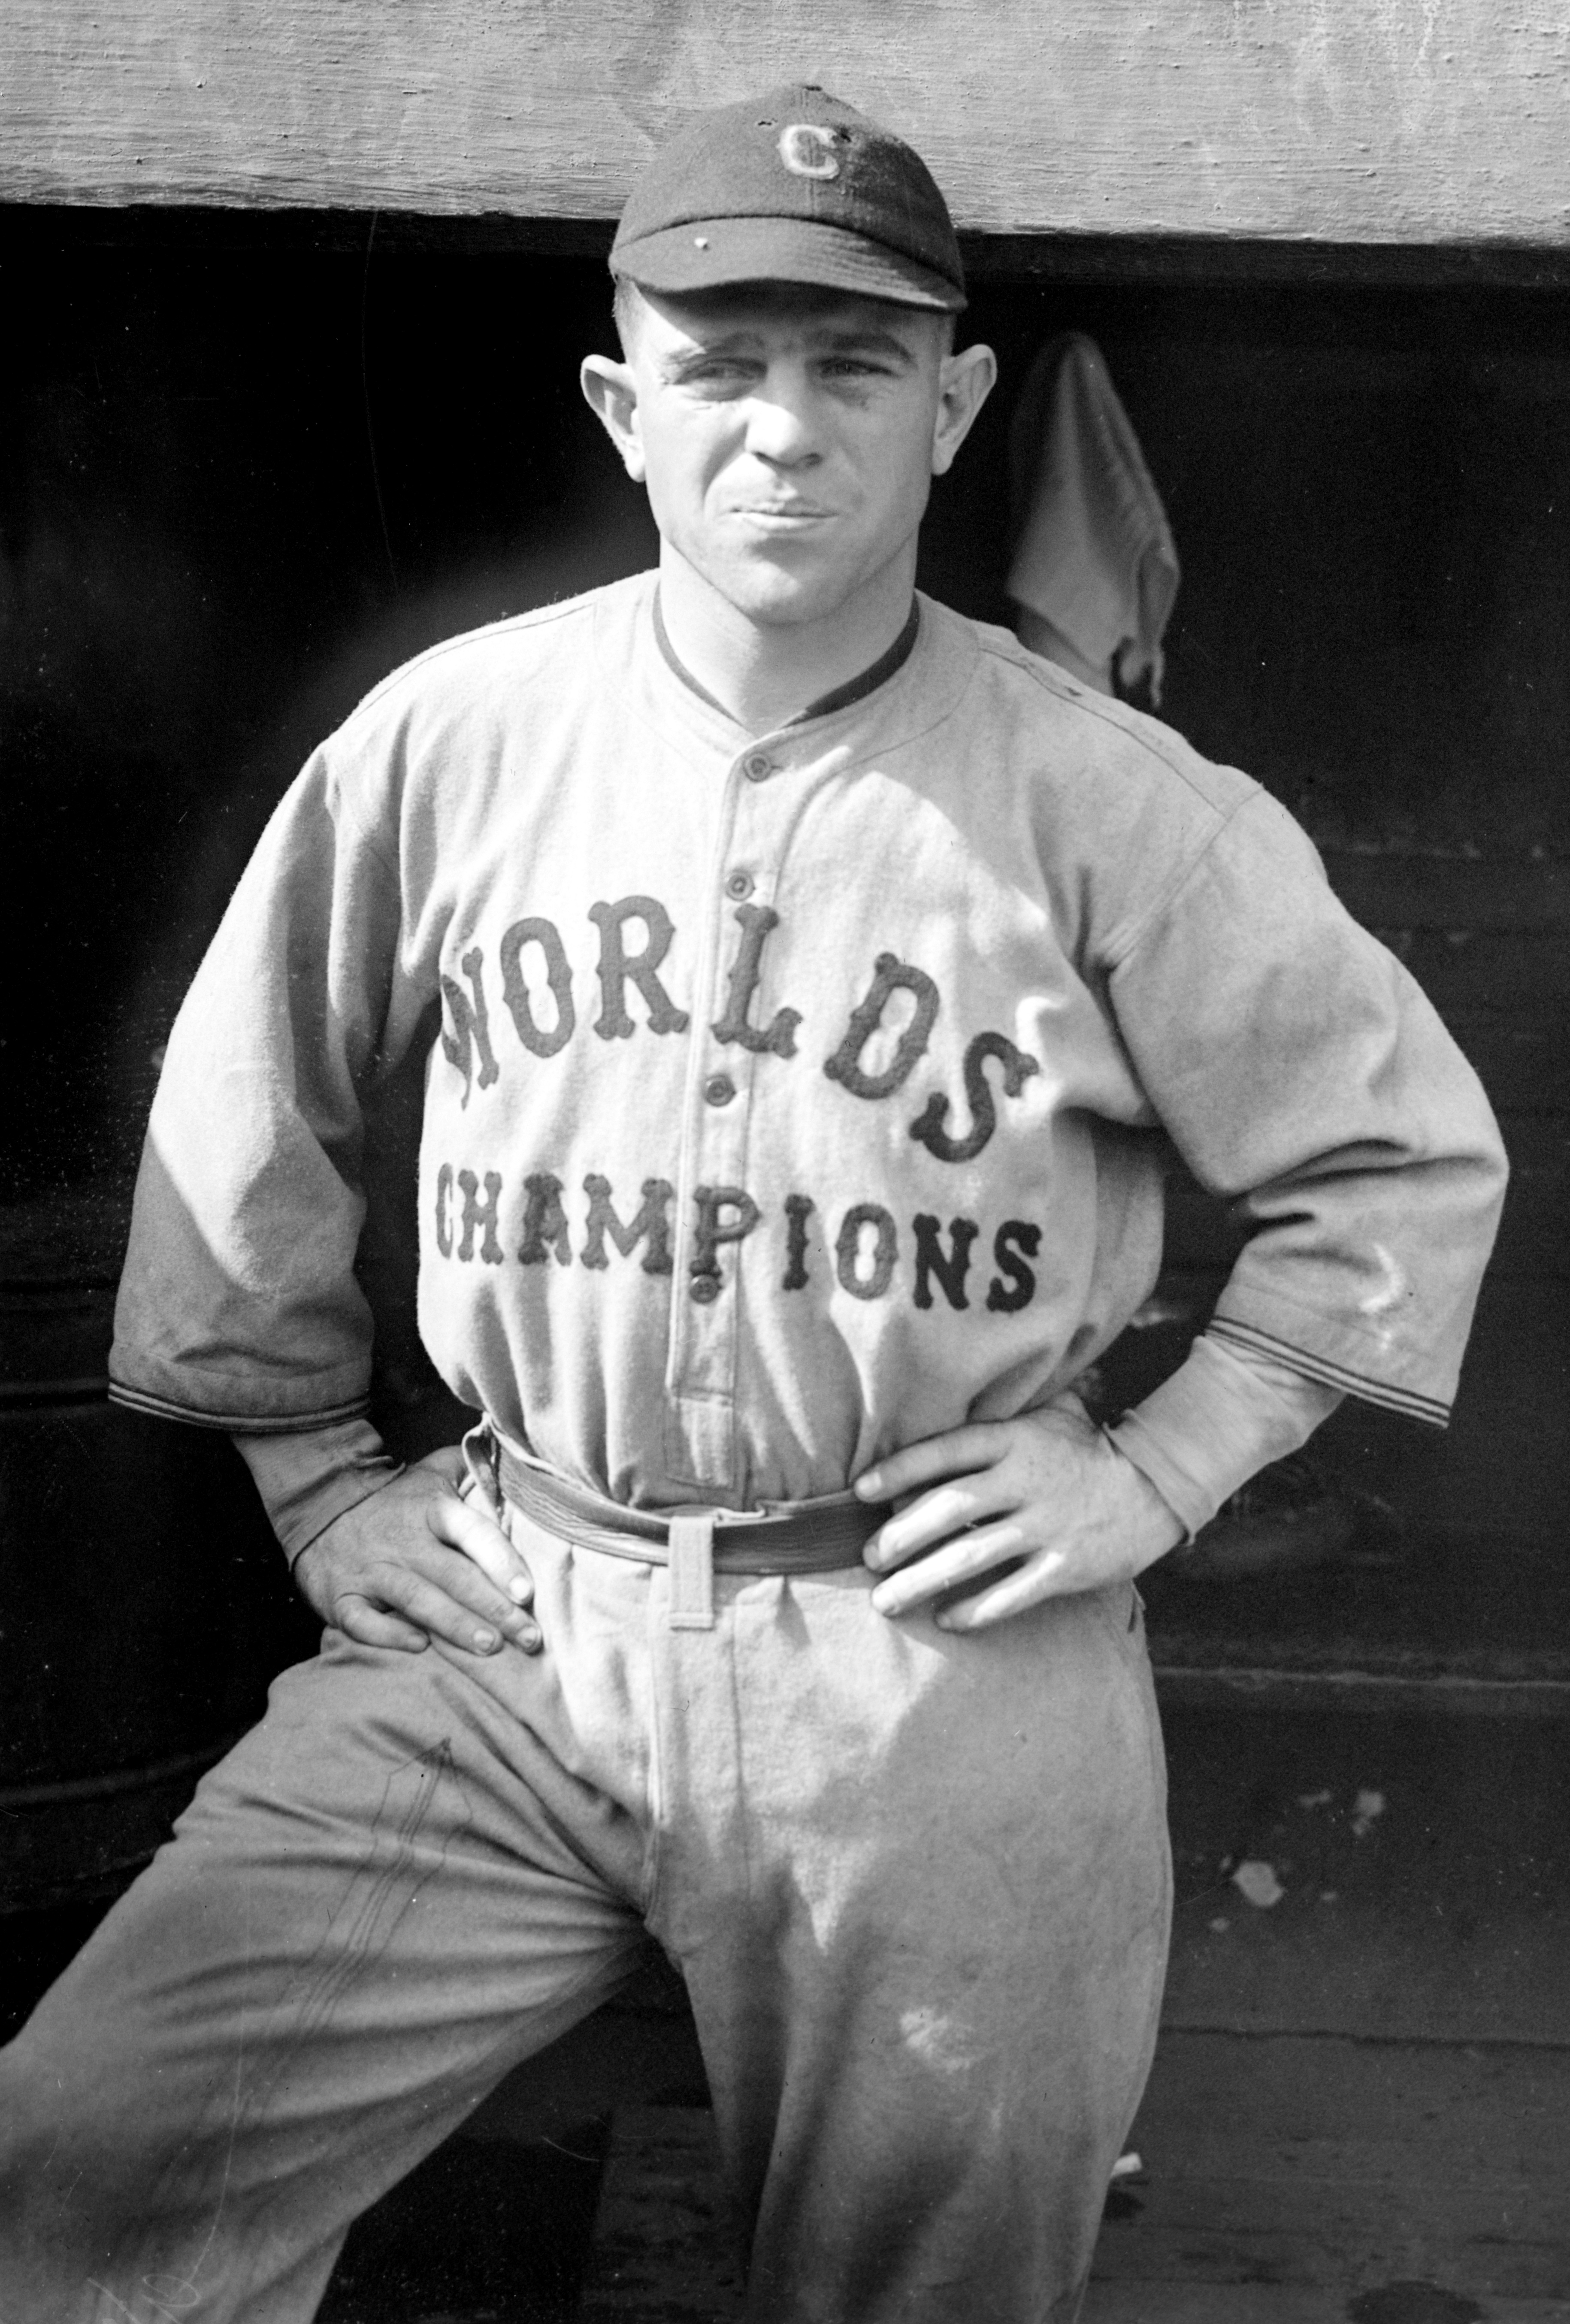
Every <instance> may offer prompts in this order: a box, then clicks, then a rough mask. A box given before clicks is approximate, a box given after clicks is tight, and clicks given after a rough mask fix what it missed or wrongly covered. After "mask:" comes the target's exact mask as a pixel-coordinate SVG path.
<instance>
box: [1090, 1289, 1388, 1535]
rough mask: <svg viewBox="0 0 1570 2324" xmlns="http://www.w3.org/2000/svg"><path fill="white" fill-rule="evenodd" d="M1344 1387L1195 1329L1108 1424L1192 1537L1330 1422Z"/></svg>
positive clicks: (1110, 1432)
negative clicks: (1153, 1383)
mask: <svg viewBox="0 0 1570 2324" xmlns="http://www.w3.org/2000/svg"><path fill="white" fill-rule="evenodd" d="M1341 1400H1342V1391H1341V1389H1340V1388H1334V1387H1331V1386H1329V1385H1328V1384H1326V1383H1325V1382H1324V1381H1322V1380H1318V1379H1310V1378H1308V1377H1307V1375H1306V1374H1305V1373H1303V1372H1300V1371H1298V1370H1297V1369H1294V1368H1293V1367H1292V1366H1291V1365H1288V1364H1285V1363H1280V1362H1278V1361H1276V1360H1273V1359H1272V1358H1270V1357H1267V1356H1264V1355H1262V1354H1260V1353H1258V1352H1256V1351H1254V1350H1253V1349H1252V1348H1249V1349H1246V1350H1245V1349H1244V1348H1242V1347H1240V1346H1237V1345H1235V1344H1234V1345H1229V1346H1227V1347H1223V1346H1222V1345H1221V1344H1220V1342H1218V1341H1215V1340H1213V1339H1212V1338H1211V1337H1210V1336H1209V1334H1208V1333H1201V1335H1200V1337H1199V1338H1198V1339H1197V1340H1196V1341H1195V1342H1194V1345H1193V1347H1192V1348H1191V1349H1190V1350H1189V1351H1188V1355H1187V1360H1185V1361H1184V1362H1183V1363H1182V1364H1180V1365H1179V1366H1178V1369H1177V1370H1176V1371H1175V1372H1174V1373H1173V1374H1172V1377H1171V1379H1167V1380H1163V1381H1162V1383H1161V1385H1160V1387H1159V1388H1157V1389H1156V1390H1155V1391H1154V1393H1153V1394H1152V1395H1150V1396H1148V1397H1146V1398H1145V1400H1144V1402H1143V1403H1142V1404H1141V1405H1137V1406H1135V1407H1134V1409H1133V1410H1132V1411H1131V1412H1125V1413H1124V1415H1123V1416H1122V1419H1121V1420H1119V1421H1118V1422H1116V1423H1115V1425H1113V1427H1111V1428H1109V1429H1108V1431H1107V1434H1108V1435H1109V1437H1110V1438H1111V1440H1112V1442H1113V1444H1115V1445H1116V1447H1117V1449H1118V1451H1119V1452H1122V1454H1124V1455H1125V1457H1126V1458H1127V1459H1128V1460H1130V1461H1131V1462H1133V1464H1134V1466H1135V1468H1136V1469H1138V1470H1139V1471H1141V1473H1142V1475H1143V1476H1144V1477H1145V1478H1146V1479H1147V1480H1149V1482H1150V1484H1152V1485H1154V1487H1155V1489H1156V1490H1157V1491H1158V1492H1159V1494H1160V1496H1161V1499H1163V1500H1164V1501H1165V1502H1166V1503H1167V1505H1168V1508H1170V1509H1171V1511H1172V1513H1173V1515H1174V1516H1175V1517H1178V1518H1179V1519H1180V1520H1181V1521H1182V1524H1183V1526H1184V1527H1185V1529H1186V1534H1187V1539H1188V1540H1189V1541H1192V1540H1193V1538H1194V1536H1195V1535H1196V1533H1198V1532H1199V1530H1200V1529H1201V1527H1202V1526H1206V1525H1208V1524H1209V1523H1210V1520H1211V1518H1212V1517H1214V1515H1215V1513H1216V1511H1217V1510H1218V1509H1219V1508H1220V1507H1221V1505H1222V1503H1223V1502H1224V1501H1227V1500H1230V1499H1231V1498H1232V1496H1233V1493H1235V1492H1236V1491H1237V1490H1238V1489H1239V1488H1240V1487H1241V1486H1242V1485H1246V1484H1247V1482H1248V1480H1249V1479H1250V1478H1251V1477H1252V1476H1256V1475H1257V1474H1258V1473H1259V1471H1260V1470H1261V1469H1263V1468H1267V1467H1268V1466H1269V1465H1270V1462H1272V1461H1281V1460H1284V1459H1285V1458H1286V1456H1287V1454H1288V1452H1297V1450H1298V1447H1299V1445H1302V1444H1305V1443H1307V1440H1308V1438H1309V1437H1310V1436H1311V1435H1312V1434H1313V1433H1314V1431H1315V1430H1316V1428H1317V1427H1318V1426H1319V1425H1320V1423H1321V1422H1322V1421H1324V1420H1327V1419H1328V1418H1329V1416H1330V1415H1331V1414H1332V1413H1333V1412H1334V1411H1335V1408H1336V1406H1337V1405H1339V1404H1340V1402H1341Z"/></svg>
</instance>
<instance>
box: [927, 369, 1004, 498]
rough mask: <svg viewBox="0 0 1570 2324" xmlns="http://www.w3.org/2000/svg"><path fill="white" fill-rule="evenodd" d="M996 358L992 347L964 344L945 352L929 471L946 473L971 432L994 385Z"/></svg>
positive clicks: (934, 473) (938, 385)
mask: <svg viewBox="0 0 1570 2324" xmlns="http://www.w3.org/2000/svg"><path fill="white" fill-rule="evenodd" d="M997 377H998V359H997V357H996V355H993V351H992V349H991V347H984V346H979V345H978V346H974V347H965V348H964V349H962V351H961V352H960V353H959V354H958V355H945V356H944V358H943V363H942V366H941V368H940V370H939V372H938V379H937V423H936V425H935V426H934V428H933V430H932V473H933V475H935V476H946V475H947V474H948V471H949V470H950V468H952V467H953V466H954V462H955V457H956V454H957V452H958V450H959V447H960V446H961V445H962V444H963V443H964V441H965V438H966V437H967V436H968V435H969V434H970V431H971V428H972V426H973V425H974V420H975V416H976V414H977V412H978V411H979V410H981V408H982V405H983V404H984V402H985V401H986V400H987V398H988V396H989V395H990V394H991V393H992V392H993V388H994V386H995V385H996V384H997Z"/></svg>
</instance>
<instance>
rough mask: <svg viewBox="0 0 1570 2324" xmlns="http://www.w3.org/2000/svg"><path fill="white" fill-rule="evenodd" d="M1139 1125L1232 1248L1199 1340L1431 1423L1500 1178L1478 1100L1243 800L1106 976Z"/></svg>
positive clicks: (1453, 1360) (1432, 1032)
mask: <svg viewBox="0 0 1570 2324" xmlns="http://www.w3.org/2000/svg"><path fill="white" fill-rule="evenodd" d="M1109 991H1110V994H1111V998H1112V1001H1113V1009H1114V1010H1115V1012H1116V1016H1117V1021H1118V1025H1119V1028H1120V1030H1121V1032H1122V1037H1123V1040H1124V1042H1125V1044H1126V1045H1127V1047H1128V1049H1129V1051H1130V1054H1131V1058H1132V1060H1133V1063H1134V1065H1135V1069H1136V1071H1137V1072H1138V1074H1139V1075H1140V1078H1141V1082H1142V1083H1143V1085H1144V1087H1145V1089H1146V1091H1147V1093H1148V1094H1149V1096H1150V1101H1151V1102H1152V1103H1153V1105H1154V1106H1155V1108H1156V1111H1157V1112H1158V1113H1159V1117H1160V1120H1161V1122H1162V1124H1163V1126H1164V1127H1165V1129H1166V1130H1167V1131H1168V1134H1169V1136H1170V1137H1171V1139H1172V1140H1173V1142H1174V1143H1175V1145H1176V1146H1177V1148H1178V1151H1179V1152H1180V1154H1181V1155H1182V1157H1183V1158H1184V1160H1185V1161H1186V1162H1187V1165H1188V1167H1189V1168H1190V1169H1191V1170H1192V1171H1193V1173H1194V1175H1195V1176H1196V1178H1197V1179H1198V1181H1199V1183H1200V1184H1201V1185H1203V1186H1205V1188H1207V1189H1208V1190H1209V1191H1210V1192H1211V1193H1213V1194H1217V1195H1219V1196H1222V1197H1224V1198H1225V1199H1227V1200H1228V1201H1230V1202H1231V1203H1233V1204H1234V1205H1235V1207H1236V1209H1237V1211H1238V1212H1239V1213H1240V1214H1241V1216H1242V1220H1243V1221H1244V1222H1245V1223H1246V1225H1247V1226H1248V1228H1249V1230H1250V1233H1249V1240H1248V1242H1247V1244H1246V1245H1245V1247H1244V1249H1243V1251H1242V1256H1241V1257H1240V1259H1238V1261H1237V1264H1236V1266H1235V1267H1234V1268H1233V1273H1232V1275H1231V1277H1230V1278H1229V1279H1228V1281H1227V1284H1226V1286H1225V1287H1224V1291H1223V1293H1222V1296H1221V1298H1220V1301H1219V1302H1218V1304H1217V1306H1216V1310H1215V1314H1214V1317H1213V1319H1212V1321H1211V1323H1210V1327H1209V1328H1210V1331H1211V1333H1212V1334H1213V1335H1214V1337H1216V1338H1217V1339H1220V1340H1223V1341H1227V1342H1233V1344H1235V1345H1237V1346H1239V1347H1240V1348H1242V1347H1251V1348H1253V1349H1256V1350H1257V1351H1259V1352H1261V1354H1264V1355H1267V1356H1270V1357H1272V1358H1274V1359H1276V1360H1279V1361H1281V1362H1283V1363H1285V1364H1287V1365H1288V1366H1290V1367H1291V1368H1293V1369H1297V1370H1298V1371H1300V1372H1303V1373H1305V1374H1307V1376H1308V1377H1309V1378H1311V1379H1319V1380H1323V1381H1324V1382H1325V1384H1326V1385H1327V1386H1329V1387H1332V1388H1342V1389H1344V1390H1347V1391H1348V1392H1350V1393H1351V1394H1353V1395H1356V1396H1360V1397H1366V1398H1368V1399H1370V1400H1371V1402H1373V1403H1376V1404H1381V1405H1385V1406H1390V1407H1391V1408H1393V1409H1395V1410H1398V1411H1402V1412H1407V1413H1410V1414H1412V1415H1414V1416H1417V1417H1418V1418H1420V1419H1425V1420H1430V1421H1434V1422H1438V1423H1443V1422H1444V1421H1445V1419H1446V1417H1447V1416H1448V1413H1449V1408H1450V1404H1451V1401H1452V1399H1453V1397H1454V1396H1455V1386H1456V1381H1457V1378H1458V1375H1459V1371H1460V1365H1461V1358H1462V1354H1463V1351H1464V1347H1465V1343H1466V1336H1467V1333H1468V1330H1469V1328H1470V1324H1471V1320H1472V1314H1473V1306H1474V1305H1475V1303H1476V1297H1477V1290H1478V1285H1479V1281H1480V1278H1481V1277H1482V1268H1483V1266H1484V1264H1485V1262H1486V1260H1487V1258H1488V1254H1489V1251H1490V1250H1491V1246H1492V1241H1493V1237H1494V1232H1495V1230H1496V1228H1497V1225H1498V1222H1499V1213H1500V1206H1501V1201H1502V1199H1503V1193H1504V1185H1505V1176H1506V1166H1505V1157H1504V1150H1503V1147H1502V1145H1501V1139H1500V1136H1499V1130H1498V1128H1497V1126H1496V1124H1495V1122H1494V1120H1493V1116H1492V1113H1491V1111H1490V1108H1489V1104H1488V1101H1487V1099H1486V1098H1485V1097H1484V1095H1483V1093H1482V1085H1481V1084H1480V1083H1479V1081H1478V1079H1477V1076H1476V1074H1474V1073H1473V1070H1472V1067H1471V1066H1470V1065H1468V1064H1467V1062H1466V1060H1465V1058H1464V1056H1462V1054H1461V1052H1460V1050H1459V1049H1458V1048H1457V1047H1456V1045H1455V1042H1454V1041H1453V1040H1452V1038H1451V1037H1450V1035H1449V1034H1448V1033H1447V1032H1446V1030H1445V1027H1444V1026H1443V1024H1442V1023H1441V1022H1440V1020H1439V1018H1438V1016H1437V1014H1436V1011H1435V1010H1434V1009H1433V1007H1432V1006H1431V1004H1430V1003H1429V1001H1427V998H1426V996H1425V995H1424V994H1423V992H1422V991H1420V990H1419V989H1418V985H1417V984H1416V983H1415V982H1414V981H1413V979H1412V978H1411V977H1410V976H1409V975H1408V973H1407V972H1406V970H1405V969H1404V968H1402V966H1401V965H1400V964H1399V961H1397V960H1396V959H1395V958H1394V957H1393V956H1392V954H1390V953H1389V952H1388V951H1387V950H1386V949H1385V947H1384V946H1383V945H1381V944H1379V943H1378V942H1377V941H1376V939H1375V938H1374V937H1373V936H1370V935H1369V934H1368V932H1367V931H1366V930H1365V929H1363V928H1362V927H1360V926H1359V925H1358V923H1357V922H1356V921H1355V920H1353V918H1352V917H1351V915H1350V914H1349V913H1348V912H1347V911H1346V910H1345V909H1344V907H1343V906H1342V905H1341V904H1340V902H1339V901H1338V900H1337V899H1336V898H1335V895H1334V893H1333V892H1332V890H1331V889H1330V886H1329V883H1328V881H1326V879H1325V872H1324V869H1323V866H1322V865H1321V864H1320V862H1319V859H1318V856H1317V854H1316V852H1315V850H1314V848H1313V846H1312V845H1311V844H1310V843H1309V841H1308V840H1307V837H1306V835H1304V834H1303V833H1302V832H1301V831H1300V830H1299V828H1298V825H1297V824H1296V823H1294V822H1293V820H1292V818H1291V817H1290V816H1288V814H1287V813H1286V811H1285V810H1284V809H1283V808H1282V807H1279V806H1278V805H1277V804H1276V802H1275V801H1274V800H1272V799H1271V798H1269V797H1268V796H1267V795H1266V794H1264V793H1262V792H1259V793H1256V794H1254V795H1253V797H1252V798H1251V799H1249V800H1248V801H1247V802H1246V803H1245V804H1243V805H1242V806H1241V807H1238V808H1237V809H1236V810H1235V811H1234V812H1233V814H1232V815H1231V816H1230V817H1229V818H1228V819H1227V821H1226V822H1225V823H1224V825H1223V826H1222V827H1221V829H1220V831H1219V832H1218V834H1217V835H1216V836H1215V838H1214V840H1213V841H1212V842H1211V844H1210V845H1209V846H1208V848H1207V849H1206V850H1205V852H1204V853H1203V854H1202V855H1201V857H1200V858H1199V860H1198V862H1196V864H1195V865H1194V867H1193V868H1192V869H1191V870H1190V871H1188V873H1187V876H1186V877H1185V878H1184V879H1183V880H1182V881H1181V882H1180V884H1179V885H1178V890H1177V892H1176V893H1175V894H1174V895H1172V896H1170V897H1169V898H1168V899H1165V900H1164V901H1163V902H1161V903H1160V904H1159V906H1158V907H1157V908H1155V909H1154V910H1153V911H1152V913H1151V914H1150V918H1148V920H1147V921H1146V922H1145V923H1144V924H1143V925H1142V926H1140V927H1136V928H1135V929H1134V930H1133V932H1132V934H1131V937H1130V939H1129V941H1128V943H1127V945H1126V947H1125V948H1124V949H1123V950H1122V953H1121V954H1120V956H1119V957H1118V959H1117V960H1116V963H1115V964H1114V966H1113V971H1112V973H1111V976H1110V979H1109Z"/></svg>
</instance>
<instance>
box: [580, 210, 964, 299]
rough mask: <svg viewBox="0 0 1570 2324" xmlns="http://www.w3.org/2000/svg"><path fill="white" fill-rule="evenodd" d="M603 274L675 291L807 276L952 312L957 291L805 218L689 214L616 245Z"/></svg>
mask: <svg viewBox="0 0 1570 2324" xmlns="http://www.w3.org/2000/svg"><path fill="white" fill-rule="evenodd" d="M611 272H612V273H613V274H623V275H625V276H626V277H627V279H628V280H629V281H633V282H635V283H636V284H637V285H638V287H639V289H640V290H642V291H656V292H658V291H665V292H667V293H669V294H670V296H672V297H679V295H680V294H681V292H682V291H717V290H719V289H720V288H721V287H722V285H724V284H725V283H729V282H814V283H817V284H820V285H821V286H822V288H823V289H824V290H826V291H850V292H853V293H854V294H856V295H858V296H859V297H861V298H864V299H888V300H892V301H893V302H894V303H895V304H896V305H898V306H901V307H929V308H934V309H939V310H941V311H943V312H945V313H948V314H957V313H958V312H959V311H960V309H962V308H963V307H964V306H965V292H964V291H962V290H961V289H960V288H959V286H958V284H957V283H954V282H950V281H948V279H947V276H946V275H942V274H938V273H937V272H935V271H934V270H933V269H932V268H931V267H929V266H921V265H919V264H918V263H917V262H916V260H914V259H913V258H907V257H906V256H905V255H904V254H903V253H902V252H900V251H898V250H891V249H889V248H888V246H887V244H883V243H881V242H870V241H869V240H868V239H867V238H866V236H865V235H859V234H851V233H849V232H848V231H847V230H846V229H845V227H844V226H824V225H821V224H819V223H818V222H817V220H816V219H811V218H773V217H727V218H692V219H690V220H688V222H687V223H686V224H684V225H682V226H666V227H664V228H663V229H662V230H661V231H660V233H659V234H649V235H642V237H641V238H640V239H639V240H638V241H636V242H629V243H623V244H618V245H617V247H616V248H615V249H614V250H613V251H612V253H611Z"/></svg>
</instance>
